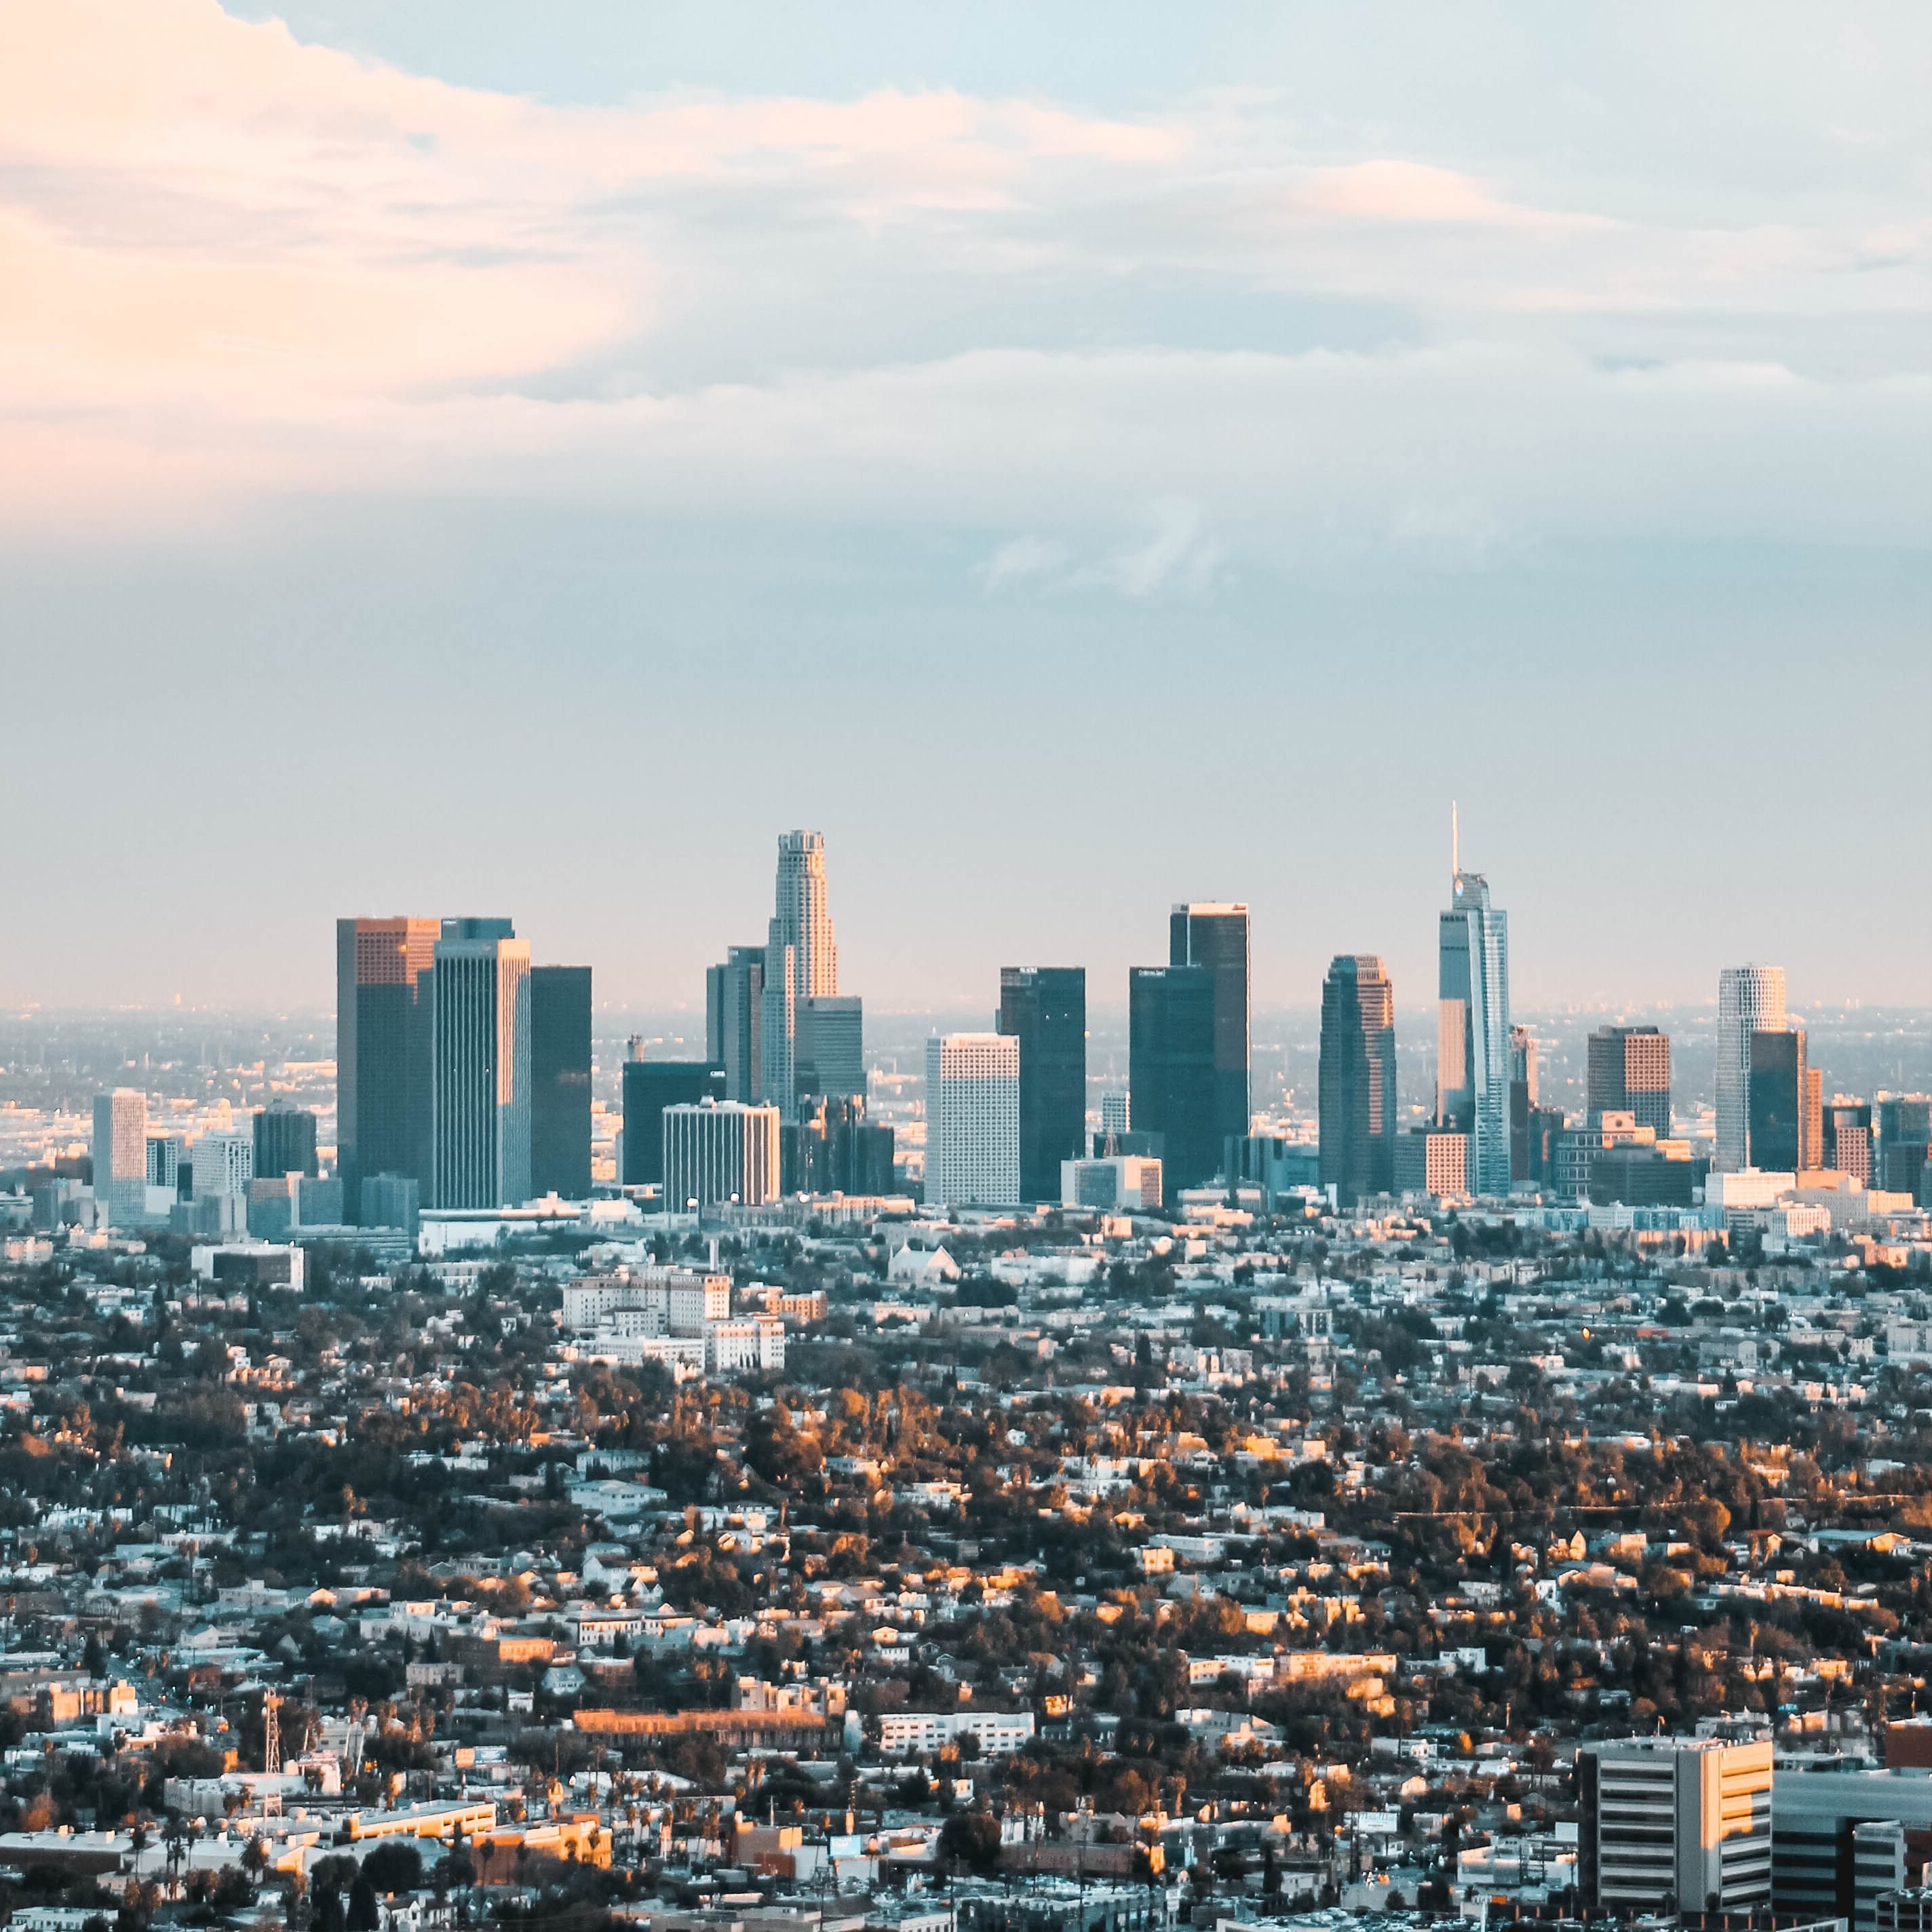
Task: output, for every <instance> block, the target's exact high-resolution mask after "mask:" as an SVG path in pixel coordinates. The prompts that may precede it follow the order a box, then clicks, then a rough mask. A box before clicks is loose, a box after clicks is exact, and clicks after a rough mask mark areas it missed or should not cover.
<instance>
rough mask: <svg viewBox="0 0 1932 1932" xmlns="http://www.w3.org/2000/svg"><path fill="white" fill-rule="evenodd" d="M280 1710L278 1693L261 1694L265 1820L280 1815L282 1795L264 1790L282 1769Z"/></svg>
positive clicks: (263, 1812) (263, 1805) (264, 1692)
mask: <svg viewBox="0 0 1932 1932" xmlns="http://www.w3.org/2000/svg"><path fill="white" fill-rule="evenodd" d="M281 1709H282V1699H281V1693H280V1692H279V1691H263V1693H262V1778H263V1787H264V1788H263V1793H262V1816H263V1817H265V1818H274V1817H280V1816H281V1809H282V1794H281V1793H280V1792H279V1791H270V1790H268V1789H267V1788H266V1786H267V1782H268V1781H269V1779H270V1778H275V1777H278V1776H279V1775H281V1769H282V1723H281Z"/></svg>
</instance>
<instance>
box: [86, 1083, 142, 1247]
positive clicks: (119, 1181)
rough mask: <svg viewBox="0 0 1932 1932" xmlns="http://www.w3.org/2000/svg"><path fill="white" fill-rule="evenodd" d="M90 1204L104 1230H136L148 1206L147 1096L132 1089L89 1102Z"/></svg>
mask: <svg viewBox="0 0 1932 1932" xmlns="http://www.w3.org/2000/svg"><path fill="white" fill-rule="evenodd" d="M94 1199H95V1205H96V1206H97V1207H98V1210H99V1211H100V1213H101V1215H102V1216H103V1217H104V1219H105V1220H107V1224H108V1225H109V1226H110V1227H115V1228H132V1227H135V1226H139V1223H140V1221H141V1220H142V1216H143V1215H144V1214H145V1211H146V1208H147V1205H148V1097H147V1095H146V1094H143V1093H142V1092H140V1091H138V1090H137V1089H136V1088H132V1087H117V1088H115V1090H114V1091H113V1093H111V1094H96V1095H95V1100H94Z"/></svg>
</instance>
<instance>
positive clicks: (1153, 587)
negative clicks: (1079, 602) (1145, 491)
mask: <svg viewBox="0 0 1932 1932" xmlns="http://www.w3.org/2000/svg"><path fill="white" fill-rule="evenodd" d="M1205 522H1206V518H1205V514H1204V513H1203V511H1202V508H1201V505H1199V503H1194V502H1189V501H1188V499H1187V498H1186V497H1184V496H1167V497H1163V498H1162V499H1160V500H1159V501H1158V502H1154V503H1151V504H1150V505H1148V509H1147V512H1146V514H1145V517H1144V518H1143V523H1144V524H1145V529H1144V531H1143V532H1142V535H1140V536H1139V538H1136V539H1134V540H1133V541H1129V542H1127V543H1125V544H1121V546H1120V547H1118V548H1117V549H1115V550H1113V551H1112V552H1110V553H1109V554H1108V555H1107V556H1105V557H1103V559H1100V562H1097V563H1095V564H1092V565H1088V566H1087V567H1086V568H1084V569H1082V570H1079V571H1075V572H1074V573H1073V575H1072V576H1071V577H1069V579H1068V580H1067V581H1068V583H1069V584H1070V586H1085V585H1090V584H1091V585H1097V586H1100V587H1101V588H1103V589H1109V590H1118V592H1120V593H1121V595H1122V596H1124V597H1149V596H1151V595H1153V594H1154V592H1156V591H1158V590H1169V589H1173V590H1187V591H1200V590H1203V589H1206V588H1207V586H1208V584H1209V583H1211V581H1212V580H1213V578H1214V573H1215V571H1216V570H1217V568H1219V566H1220V562H1221V560H1222V557H1223V550H1222V548H1221V546H1220V544H1216V543H1214V542H1211V541H1209V540H1208V537H1207V536H1206V535H1205V528H1204V526H1205Z"/></svg>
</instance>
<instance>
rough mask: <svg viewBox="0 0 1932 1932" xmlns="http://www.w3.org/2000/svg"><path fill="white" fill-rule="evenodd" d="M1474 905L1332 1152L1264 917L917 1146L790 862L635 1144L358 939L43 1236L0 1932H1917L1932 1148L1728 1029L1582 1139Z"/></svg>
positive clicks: (1492, 916) (645, 1056) (1035, 1048)
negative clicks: (1410, 1928)
mask: <svg viewBox="0 0 1932 1932" xmlns="http://www.w3.org/2000/svg"><path fill="white" fill-rule="evenodd" d="M1451 874H1452V877H1451V891H1450V895H1449V903H1448V907H1447V908H1446V909H1445V910H1443V911H1442V913H1440V916H1439V960H1440V968H1439V986H1438V995H1439V998H1438V1001H1437V1004H1436V1017H1437V1025H1436V1038H1435V1051H1434V1056H1433V1059H1434V1079H1433V1094H1432V1095H1431V1096H1430V1100H1429V1103H1428V1104H1427V1105H1426V1106H1415V1107H1412V1108H1411V1109H1409V1110H1405V1109H1403V1106H1401V1104H1400V1097H1399V1088H1400V1085H1401V1082H1400V1080H1399V1079H1398V1065H1397V1051H1396V1037H1395V1004H1394V990H1393V988H1392V986H1391V981H1390V977H1389V975H1388V973H1387V971H1385V968H1384V965H1383V963H1382V960H1381V959H1378V958H1376V957H1375V956H1372V955H1367V954H1345V955H1343V956H1338V957H1337V958H1336V959H1335V960H1334V962H1333V964H1332V965H1331V967H1330V968H1329V970H1328V974H1327V977H1326V980H1325V983H1324V984H1323V986H1322V989H1321V1019H1320V1037H1319V1104H1318V1106H1316V1109H1314V1115H1313V1118H1311V1119H1307V1120H1305V1121H1304V1123H1303V1124H1301V1126H1300V1127H1295V1126H1293V1125H1292V1124H1289V1123H1286V1122H1284V1121H1282V1120H1280V1119H1277V1118H1271V1117H1270V1116H1268V1115H1267V1113H1266V1112H1265V1110H1263V1109H1259V1108H1258V1107H1257V1106H1256V1104H1255V1103H1256V1092H1255V1087H1254V1081H1253V1056H1254V1048H1253V1013H1252V1006H1251V998H1250V927H1249V916H1248V908H1247V906H1246V905H1244V904H1238V903H1225V902H1216V903H1193V904H1181V905H1177V906H1175V907H1174V908H1173V909H1172V913H1171V915H1170V916H1169V935H1168V944H1167V947H1166V959H1165V961H1164V962H1163V963H1160V964H1158V965H1151V966H1148V967H1147V968H1142V969H1137V970H1136V971H1133V973H1132V974H1130V979H1129V985H1128V987H1127V1077H1126V1079H1125V1080H1124V1082H1120V1083H1118V1084H1116V1085H1100V1086H1098V1087H1097V1086H1096V1082H1095V1080H1094V1073H1093V1070H1092V1068H1091V1067H1090V1064H1089V1052H1088V1049H1089V1041H1090V1038H1091V1034H1090V1031H1089V1025H1088V1004H1087V986H1086V975H1085V972H1084V971H1082V969H1080V968H1045V967H1042V968H1012V969H1008V970H1007V971H1004V972H1002V974H1001V979H1000V984H999V986H998V1010H997V1019H996V1020H995V1025H994V1027H993V1028H992V1030H991V1031H986V1032H983V1033H960V1034H935V1035H934V1036H933V1037H931V1038H930V1039H929V1040H926V1042H925V1043H924V1046H923V1068H922V1071H923V1081H922V1083H920V1082H918V1081H917V1080H916V1079H910V1080H908V1079H906V1078H904V1076H894V1078H893V1080H892V1083H891V1084H890V1085H889V1088H888V1086H887V1085H885V1084H883V1083H882V1081H881V1077H880V1072H879V1070H878V1068H877V1067H876V1066H875V1065H874V1064H873V1062H872V1059H871V1056H870V1055H868V1050H867V1047H868V1043H867V1038H866V1029H865V1016H864V1013H863V1010H862V1005H861V1003H860V1001H859V999H857V998H855V997H853V996H852V995H850V994H847V993H841V992H840V990H839V977H838V954H837V950H836V945H835V939H834V934H833V926H832V917H831V913H830V909H829V895H828V883H827V873H826V853H825V847H824V843H823V839H822V838H820V835H818V834H817V833H816V832H789V833H787V834H785V835H784V836H783V837H782V838H781V839H780V840H779V841H778V874H777V889H776V893H775V908H774V912H773V914H772V917H771V919H770V920H769V926H768V927H767V929H766V934H765V935H764V937H763V938H762V939H760V940H757V941H754V942H753V943H751V944H745V945H742V946H733V947H729V948H728V949H726V950H725V956H724V959H723V961H722V962H721V963H720V964H719V965H717V966H715V968H712V970H711V971H710V972H709V974H708V976H707V981H706V989H705V992H706V999H705V1040H704V1050H703V1055H702V1057H701V1058H700V1057H699V1056H698V1055H697V1054H696V1053H695V1052H690V1053H688V1054H687V1055H685V1057H681V1058H673V1057H668V1056H667V1055H665V1054H664V1053H663V1052H661V1051H658V1050H655V1049H654V1047H653V1046H652V1044H650V1043H646V1041H645V1040H643V1039H642V1038H640V1039H638V1040H634V1041H633V1042H631V1043H630V1045H629V1046H628V1048H627V1049H626V1050H625V1054H624V1057H623V1059H622V1066H621V1070H620V1079H619V1081H618V1082H616V1083H609V1082H607V1083H606V1084H607V1085H612V1086H613V1091H615V1092H616V1094H617V1097H618V1098H619V1103H620V1112H619V1113H618V1115H617V1116H616V1119H615V1120H614V1121H613V1120H612V1119H611V1118H610V1113H609V1111H608V1110H607V1109H605V1108H604V1106H602V1105H601V1103H600V1102H599V1101H598V1100H597V1098H596V1095H595V1088H596V1085H597V1079H598V1074H599V1073H600V1071H601V1070H600V1069H598V1067H596V1066H595V1064H594V1055H593V1051H592V1028H593V1014H594V1011H595V1009H594V1006H593V1002H592V989H591V974H590V971H589V968H583V967H563V966H544V965H532V955H531V951H530V948H529V944H528V943H527V941H525V940H523V939H520V938H517V935H516V934H515V932H514V928H513V926H512V924H511V922H510V921H509V920H508V919H496V918H472V917H460V918H449V919H419V918H349V919H342V920H341V921H340V922H338V929H337V935H336V944H337V956H336V968H337V973H336V983H337V988H338V998H337V1007H336V1014H335V1052H334V1058H333V1060H332V1061H322V1060H320V1059H318V1060H317V1061H316V1062H315V1063H314V1064H312V1065H310V1066H308V1067H305V1068H304V1069H302V1070H300V1072H299V1077H298V1075H297V1073H296V1072H295V1071H294V1070H290V1069H286V1068H285V1069H284V1071H285V1073H287V1075H288V1077H287V1079H285V1080H284V1082H282V1083H281V1085H282V1086H283V1087H284V1088H286V1090H287V1091H281V1092H277V1093H272V1094H266V1095H265V1096H264V1098H265V1100H266V1104H264V1105H263V1106H260V1107H259V1108H255V1109H242V1110H239V1111H237V1110H235V1109H230V1108H229V1106H228V1105H227V1103H226V1102H223V1103H222V1107H221V1111H220V1113H219V1115H217V1116H214V1117H212V1118H211V1117H209V1116H208V1115H206V1114H205V1112H203V1113H201V1114H199V1115H196V1116H195V1117H194V1118H193V1119H192V1120H190V1118H188V1115H187V1113H186V1112H184V1103H181V1102H178V1101H176V1100H171V1099H169V1097H167V1096H166V1094H163V1093H161V1092H160V1091H157V1090H156V1089H155V1088H154V1087H153V1086H151V1085H150V1084H148V1083H145V1082H142V1081H141V1080H140V1079H139V1067H140V1062H139V1061H122V1060H117V1061H115V1065H116V1066H118V1067H121V1070H122V1077H118V1078H115V1079H112V1080H110V1081H105V1082H102V1083H101V1091H100V1092H99V1094H98V1098H95V1099H93V1100H92V1121H91V1127H92V1133H91V1136H89V1137H86V1138H85V1139H82V1138H78V1137H77V1138H76V1139H75V1140H74V1143H73V1145H62V1144H59V1143H58V1136H55V1138H54V1139H51V1140H49V1142H47V1143H46V1145H45V1146H44V1147H43V1148H39V1149H38V1151H36V1152H35V1153H34V1155H33V1156H32V1157H31V1158H28V1159H26V1160H23V1161H22V1162H21V1164H20V1165H19V1166H16V1167H13V1168H12V1169H10V1170H9V1171H7V1172H4V1173H0V1592H4V1601H3V1602H0V1748H3V1749H4V1785H3V1786H0V1909H4V1910H5V1912H6V1913H7V1914H8V1915H10V1921H11V1923H12V1924H13V1925H14V1926H16V1927H20V1928H21V1932H108V1929H109V1928H114V1932H139V1928H142V1927H147V1926H148V1925H150V1924H166V1925H172V1924H186V1925H190V1926H196V1927H199V1926H208V1925H217V1924H218V1925H223V1926H237V1927H247V1926H258V1927H265V1928H271V1927H289V1928H291V1932H309V1928H317V1932H434V1928H440V1927H455V1926H475V1927H489V1926H498V1927H502V1928H504V1932H517V1928H529V1932H604V1928H610V1927H614V1926H616V1924H619V1922H622V1923H624V1924H634V1925H636V1926H638V1927H649V1928H650V1932H961V1928H967V1932H971V1928H987V1932H1152V1929H1153V1928H1157V1927H1169V1926H1174V1925H1178V1924H1190V1925H1192V1926H1196V1927H1204V1928H1208V1932H1244V1928H1247V1927H1259V1926H1262V1925H1264V1924H1267V1925H1270V1926H1273V1927H1288V1928H1290V1932H1307V1929H1308V1928H1314V1927H1323V1928H1332V1929H1333V1932H1344V1928H1349V1927H1358V1926H1368V1925H1377V1924H1385V1925H1391V1926H1392V1925H1393V1924H1394V1923H1395V1922H1396V1921H1397V1920H1398V1919H1400V1920H1402V1921H1405V1922H1412V1921H1418V1920H1421V1919H1424V1918H1438V1919H1462V1920H1466V1921H1475V1922H1477V1923H1479V1924H1487V1923H1489V1922H1490V1921H1492V1920H1512V1921H1514V1920H1528V1921H1535V1922H1538V1923H1541V1924H1547V1925H1550V1926H1552V1927H1554V1926H1555V1925H1556V1924H1559V1923H1598V1922H1610V1921H1622V1922H1624V1923H1625V1924H1630V1923H1632V1922H1634V1923H1637V1924H1643V1925H1644V1926H1646V1927H1655V1928H1660V1932H1662V1928H1671V1932H1676V1928H1685V1932H1748V1928H1757V1932H1770V1928H1772V1927H1777V1928H1786V1927H1818V1928H1824V1927H1835V1928H1837V1932H1927V1928H1932V1892H1928V1891H1927V1890H1926V1889H1925V1881H1926V1872H1925V1866H1926V1863H1927V1859H1928V1858H1932V1701H1928V1700H1927V1697H1926V1678H1927V1668H1928V1664H1932V1229H1928V1222H1927V1206H1928V1204H1932V1169H1928V1167H1927V1143H1928V1141H1932V1101H1928V1100H1927V1097H1925V1096H1924V1094H1909V1093H1903V1092H1892V1091H1883V1090H1876V1091H1870V1092H1869V1093H1868V1094H1867V1095H1864V1096H1859V1097H1852V1096H1848V1095H1846V1094H1841V1093H1838V1092H1836V1091H1833V1090H1832V1089H1831V1088H1829V1087H1828V1085H1827V1083H1826V1079H1825V1078H1824V1075H1823V1068H1822V1067H1821V1065H1820V1063H1819V1059H1818V1057H1817V1055H1815V1054H1812V1053H1808V1037H1807V1032H1806V1030H1805V1028H1804V1027H1803V1026H1802V1025H1799V1024H1798V1023H1797V1022H1796V1019H1795V1018H1794V1017H1792V1016H1787V1011H1786V1004H1785V998H1786V995H1785V986H1784V974H1783V973H1782V971H1780V970H1779V969H1778V968H1775V967H1768V966H1762V965H1745V966H1740V967H1738V968H1733V969H1730V970H1727V971H1725V972H1724V974H1723V975H1722V977H1721V982H1720V984H1719V986H1718V989H1717V993H1718V1000H1717V1007H1716V1020H1715V1033H1714V1034H1711V1035H1710V1036H1709V1037H1711V1038H1712V1040H1714V1041H1715V1066H1714V1069H1713V1074H1712V1081H1711V1085H1710V1089H1709V1091H1710V1092H1711V1094H1712V1100H1713V1101H1714V1103H1715V1104H1714V1105H1712V1106H1709V1107H1708V1108H1705V1109H1701V1110H1692V1109H1687V1108H1686V1107H1685V1106H1683V1105H1682V1102H1681V1097H1680V1103H1679V1105H1678V1106H1676V1108H1675V1109H1674V1108H1673V1089H1672V1079H1673V1074H1672V1040H1671V1038H1670V1034H1669V1033H1668V1032H1667V1031H1663V1030H1661V1029H1660V1028H1658V1027H1657V1026H1655V1025H1634V1024H1633V1025H1623V1024H1619V1025H1603V1026H1601V1027H1598V1028H1596V1029H1595V1031H1593V1032H1592V1033H1591V1034H1590V1035H1589V1040H1588V1043H1587V1066H1586V1067H1585V1068H1584V1069H1583V1083H1582V1084H1583V1093H1584V1098H1585V1102H1586V1104H1585V1105H1584V1106H1583V1107H1582V1108H1581V1109H1577V1108H1574V1107H1573V1108H1566V1107H1564V1106H1552V1105H1547V1104H1545V1097H1544V1094H1543V1092H1542V1091H1541V1089H1540V1083H1539V1064H1538V1046H1539V1043H1538V1040H1537V1039H1536V1038H1535V1036H1534V1035H1533V1034H1532V1031H1531V1030H1530V1029H1529V1028H1527V1027H1525V1026H1523V1025H1513V1024H1512V1022H1511V1009H1510V1001H1509V985H1508V976H1509V944H1508V922H1507V918H1506V915H1505V913H1504V912H1503V911H1502V910H1500V909H1499V907H1497V906H1496V904H1495V903H1494V902H1493V899H1492V896H1491V892H1490V886H1489V885H1488V883H1487V882H1486V881H1485V880H1484V879H1483V878H1482V877H1480V876H1478V875H1477V874H1474V873H1472V872H1469V871H1464V870H1463V868H1462V866H1461V865H1460V856H1459V857H1458V858H1457V860H1456V861H1455V862H1453V863H1452V868H1451ZM990 991H991V989H989V992H990ZM130 1067H131V1068H133V1070H134V1071H133V1073H129V1071H128V1069H129V1068H130ZM4 1071H6V1070H0V1072H4ZM268 1084H269V1085H271V1086H272V1085H275V1084H276V1083H275V1082H269V1083H268ZM1919 1084H1921V1085H1932V1082H1920V1083H1919ZM324 1087H326V1090H327V1099H326V1102H320V1101H319V1103H318V1104H315V1105H304V1104H302V1101H303V1100H305V1099H306V1098H309V1097H312V1096H315V1095H317V1094H319V1093H320V1090H321V1089H322V1088H324ZM86 1091H87V1092H88V1093H89V1094H92V1092H93V1091H94V1090H93V1089H92V1088H91V1087H90V1088H89V1089H87V1090H86ZM888 1101H889V1103H890V1104H886V1103H887V1102H888ZM7 1112H9V1113H12V1112H14V1106H13V1103H9V1106H8V1109H7ZM0 1118H4V1117H0ZM23 1118H24V1117H23ZM17 1140H18V1136H16V1141H17ZM14 1144H15V1143H14V1142H10V1143H9V1145H14Z"/></svg>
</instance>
